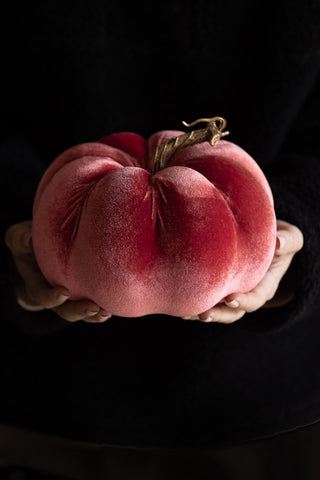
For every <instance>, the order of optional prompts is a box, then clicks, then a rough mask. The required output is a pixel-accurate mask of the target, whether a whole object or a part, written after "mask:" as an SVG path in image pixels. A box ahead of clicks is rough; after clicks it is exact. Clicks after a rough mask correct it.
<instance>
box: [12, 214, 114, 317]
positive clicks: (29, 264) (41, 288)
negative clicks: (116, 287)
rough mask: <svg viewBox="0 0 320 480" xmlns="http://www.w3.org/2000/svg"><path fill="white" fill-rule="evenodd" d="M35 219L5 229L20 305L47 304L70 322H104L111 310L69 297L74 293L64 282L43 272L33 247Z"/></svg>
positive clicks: (39, 306) (28, 307) (42, 306)
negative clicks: (53, 282) (50, 279)
mask: <svg viewBox="0 0 320 480" xmlns="http://www.w3.org/2000/svg"><path fill="white" fill-rule="evenodd" d="M31 233H32V222H31V221H26V222H22V223H17V224H14V225H11V226H10V227H9V228H8V230H7V231H6V233H5V243H6V245H7V247H8V248H9V249H10V251H11V254H12V257H13V260H14V263H15V265H16V271H14V284H15V293H16V296H17V301H18V303H19V305H20V306H21V307H22V308H24V309H25V310H29V311H39V310H44V309H45V308H48V309H51V310H53V311H54V312H56V313H57V314H58V315H59V317H61V318H63V319H64V320H67V321H69V322H76V321H77V320H83V321H85V322H90V323H102V322H105V321H106V320H108V318H110V317H111V314H109V313H108V312H106V311H104V310H103V309H101V308H100V307H99V306H98V305H96V304H95V303H94V302H92V301H90V300H77V301H71V300H68V298H69V296H70V293H69V292H68V291H67V290H66V288H64V287H63V286H57V287H52V286H51V285H50V284H49V283H48V282H47V280H46V279H45V278H44V276H43V275H42V273H41V271H40V269H39V267H38V264H37V261H36V258H35V255H34V252H33V247H32V237H31Z"/></svg>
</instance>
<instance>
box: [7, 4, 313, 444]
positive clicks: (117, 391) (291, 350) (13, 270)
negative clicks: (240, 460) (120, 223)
mask: <svg viewBox="0 0 320 480" xmlns="http://www.w3.org/2000/svg"><path fill="white" fill-rule="evenodd" d="M252 7H253V5H252V4H251V2H250V1H249V0H247V1H245V2H241V4H239V3H236V2H232V3H231V4H229V3H228V4H226V3H224V2H207V1H205V0H200V1H198V2H197V4H194V3H191V2H187V3H183V2H179V1H174V2H171V4H170V7H168V9H165V8H161V9H160V8H158V9H157V10H156V11H154V9H153V6H152V5H151V4H150V5H144V6H141V7H137V6H136V5H131V4H126V6H125V7H124V6H123V5H122V4H121V3H117V2H106V3H104V2H101V1H98V0H96V1H94V2H92V3H90V6H88V5H87V4H86V2H78V3H77V5H74V6H72V5H71V3H70V2H65V4H64V6H61V7H58V6H56V4H54V3H53V2H50V1H49V2H45V3H40V2H37V4H33V5H32V6H31V7H30V6H26V5H25V6H21V7H20V8H19V11H18V12H15V16H14V20H15V24H14V25H15V29H14V32H15V33H14V34H13V33H12V32H13V25H11V33H10V36H9V39H10V43H11V44H12V49H10V51H9V50H8V51H7V52H5V55H4V56H5V57H6V58H5V62H6V63H5V64H6V72H7V74H6V78H5V81H6V85H5V87H4V89H3V109H2V110H3V116H4V120H5V122H4V125H5V127H4V129H3V131H2V134H1V145H0V155H1V170H2V175H1V195H2V197H1V200H2V204H3V205H6V208H5V209H4V210H3V211H2V222H1V228H2V238H3V239H4V241H3V245H2V249H1V257H2V260H3V263H4V268H3V270H2V274H1V284H2V289H1V292H2V305H3V309H4V310H3V326H2V359H3V361H2V365H3V373H2V376H3V379H2V381H3V388H4V392H5V394H4V395H3V398H2V399H1V401H0V417H1V419H2V420H3V421H8V420H10V422H13V423H15V424H19V425H22V426H31V427H32V428H38V429H41V430H42V431H45V432H50V433H59V434H62V435H66V436H68V435H72V436H75V435H76V436H77V437H79V438H81V439H83V440H86V441H93V442H98V443H99V442H100V443H109V444H123V445H134V446H143V445H146V446H166V447H168V446H173V447H175V446H188V445H189V446H190V445H191V446H194V447H197V446H204V445H210V446H214V445H219V446H221V445H236V444H239V443H244V442H248V441H251V440H253V439H256V438H265V437H267V436H270V435H275V434H279V433H280V432H282V431H284V430H290V429H294V428H297V427H302V426H304V425H307V424H309V423H312V422H316V421H318V420H319V418H320V408H319V404H320V403H319V401H318V400H319V394H320V392H319V388H318V385H317V382H314V378H315V376H316V375H317V370H316V364H317V359H318V355H319V353H318V352H319V349H318V343H317V338H319V335H318V333H319V331H318V330H319V318H318V317H319V314H318V309H317V301H318V299H319V293H320V292H319V280H318V278H319V276H318V275H319V268H320V257H319V255H318V250H319V242H318V238H319V233H320V232H319V222H318V216H319V208H320V202H319V192H320V188H319V187H320V185H319V178H320V175H319V173H320V172H319V169H320V163H319V143H318V141H317V129H318V126H319V121H318V116H317V115H318V108H317V107H318V105H319V84H318V75H319V49H318V46H319V44H318V42H317V34H318V31H319V30H318V29H317V21H318V19H319V15H317V13H316V12H315V9H314V5H312V4H308V5H306V4H304V5H302V4H301V2H298V0H297V1H294V2H293V3H292V2H290V5H289V2H287V1H285V2H282V3H281V4H277V10H276V13H275V11H274V9H273V8H272V5H270V4H268V5H263V6H262V5H259V9H258V8H257V7H254V8H252ZM22 72H23V75H22ZM212 115H222V116H224V117H226V118H227V120H228V128H229V129H230V132H231V135H230V141H234V142H235V143H237V144H238V145H240V146H241V147H242V148H244V149H245V150H246V151H248V152H249V153H250V154H251V155H252V157H253V158H254V159H255V160H256V161H257V162H258V163H259V165H260V166H261V168H262V169H263V170H264V172H265V174H266V176H267V179H268V181H269V183H270V185H271V188H272V192H273V196H274V200H275V210H276V214H277V218H278V221H277V245H276V250H275V255H274V259H273V262H272V264H271V267H270V269H269V271H268V272H267V274H266V276H265V277H264V278H263V280H262V281H261V283H259V285H257V287H256V288H255V289H254V290H253V291H252V292H249V293H247V294H242V293H240V292H235V293H234V294H232V295H230V296H228V297H227V298H226V299H224V302H223V303H221V304H219V305H216V306H212V308H211V309H209V310H208V311H206V312H201V314H200V316H199V318H196V319H193V318H192V317H190V318H189V320H191V321H189V320H188V318H185V319H179V318H173V317H169V316H166V315H161V314H157V315H150V316H146V317H141V318H137V319H129V318H120V317H115V316H111V312H107V311H104V310H103V309H101V308H100V307H99V305H95V304H94V303H93V302H91V301H90V300H89V299H88V300H82V301H70V300H69V299H68V295H69V292H68V291H66V289H65V288H64V287H63V286H57V287H51V286H50V285H49V284H48V283H47V282H46V280H45V279H44V277H43V276H42V274H41V272H40V270H39V268H38V266H37V264H36V261H35V257H34V254H33V249H32V238H31V234H30V232H31V227H32V203H33V198H34V195H35V191H36V187H37V185H38V183H39V181H40V179H41V176H42V175H43V173H44V171H45V169H46V168H47V166H48V165H49V164H50V162H51V161H52V160H53V159H54V158H55V157H56V156H57V155H58V154H59V153H60V152H62V151H63V150H65V149H66V148H68V147H70V146H72V145H74V144H77V143H83V142H86V141H96V139H98V138H101V137H102V136H104V135H106V134H108V133H113V132H116V131H134V132H136V133H140V134H141V135H143V136H145V137H146V138H147V137H148V136H150V135H151V134H152V133H153V132H155V131H157V130H161V129H176V128H177V123H178V122H179V121H180V119H181V118H184V119H193V118H198V117H201V116H212ZM8 185H10V192H8ZM22 359H23V365H22V364H21V360H22ZM40 359H41V360H40ZM12 378H14V379H15V388H12ZM26 389H27V391H28V393H27V394H26ZM22 394H23V398H24V402H23V405H21V404H20V402H18V398H19V397H21V396H22ZM75 400H76V401H75Z"/></svg>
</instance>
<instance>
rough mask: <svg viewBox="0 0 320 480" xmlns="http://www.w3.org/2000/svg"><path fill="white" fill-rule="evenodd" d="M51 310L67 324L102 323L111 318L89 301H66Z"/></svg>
mask: <svg viewBox="0 0 320 480" xmlns="http://www.w3.org/2000/svg"><path fill="white" fill-rule="evenodd" d="M52 310H53V311H54V312H56V313H57V314H58V315H59V317H61V318H63V319H64V320H67V321H68V322H77V321H79V320H83V321H85V322H88V323H102V322H105V321H106V320H108V319H109V318H110V317H111V314H110V313H108V312H106V311H105V310H103V309H101V308H99V307H98V305H96V304H95V303H93V302H91V301H90V300H79V301H67V302H65V303H64V304H63V305H60V306H58V307H55V308H53V309H52Z"/></svg>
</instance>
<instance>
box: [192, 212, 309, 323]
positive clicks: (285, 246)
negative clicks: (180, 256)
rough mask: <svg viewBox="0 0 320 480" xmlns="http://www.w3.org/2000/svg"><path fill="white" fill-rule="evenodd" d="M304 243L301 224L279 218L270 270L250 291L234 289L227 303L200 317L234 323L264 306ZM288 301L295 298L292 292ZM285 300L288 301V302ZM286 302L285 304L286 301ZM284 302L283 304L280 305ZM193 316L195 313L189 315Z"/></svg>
mask: <svg viewBox="0 0 320 480" xmlns="http://www.w3.org/2000/svg"><path fill="white" fill-rule="evenodd" d="M302 247H303V234H302V232H301V230H299V228H297V227H296V226H295V225H292V224H290V223H288V222H285V221H283V220H278V221H277V241H276V247H275V255H274V258H273V261H272V263H271V265H270V268H269V270H268V272H267V273H266V274H265V276H264V277H263V279H262V280H261V281H260V283H259V284H258V285H257V286H256V287H255V288H254V289H253V290H252V291H250V292H248V293H234V294H232V295H228V297H226V298H225V299H224V303H222V304H219V305H216V306H215V307H213V308H212V309H210V310H207V311H206V312H203V313H201V314H200V315H199V316H198V319H199V320H201V321H203V322H205V323H207V322H210V321H213V322H221V323H226V324H227V323H233V322H235V321H236V320H239V319H240V318H242V317H243V316H244V315H245V313H250V312H254V311H256V310H258V309H259V308H261V307H263V306H264V305H265V304H266V303H267V302H269V304H270V303H271V302H270V300H271V299H273V297H274V296H275V294H276V292H277V290H278V287H279V284H280V281H281V280H282V278H283V277H284V275H285V274H286V272H287V270H288V269H289V267H290V264H291V262H292V259H293V257H294V255H295V254H296V253H297V252H298V251H299V250H301V249H302ZM289 293H290V295H289V294H288V295H287V297H286V302H287V301H290V300H291V299H292V298H293V294H292V292H289ZM286 302H285V303H286ZM285 303H284V304H285ZM280 306H281V305H280ZM186 318H188V319H190V320H191V319H194V318H195V317H186Z"/></svg>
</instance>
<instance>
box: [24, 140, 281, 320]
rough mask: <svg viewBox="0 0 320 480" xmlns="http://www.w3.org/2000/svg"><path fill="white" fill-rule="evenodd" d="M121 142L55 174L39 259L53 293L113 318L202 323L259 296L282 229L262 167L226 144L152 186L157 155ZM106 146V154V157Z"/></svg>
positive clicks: (37, 241)
mask: <svg viewBox="0 0 320 480" xmlns="http://www.w3.org/2000/svg"><path fill="white" fill-rule="evenodd" d="M183 133H184V132H175V131H174V132H170V131H163V132H159V133H156V134H154V135H153V136H152V137H151V138H150V140H149V141H145V140H144V139H143V138H142V137H141V136H139V135H136V134H130V133H128V134H125V133H120V134H118V135H117V134H114V135H111V136H110V137H105V138H104V139H102V140H101V143H87V144H82V145H77V146H75V147H72V148H70V149H69V150H67V151H66V152H64V153H62V154H61V155H60V156H58V158H57V159H56V160H55V161H54V162H53V163H52V164H51V165H50V167H49V169H48V170H47V172H46V173H45V175H44V176H43V179H42V181H41V182H40V185H39V188H38V191H37V194H36V197H35V202H34V209H33V229H32V239H33V246H34V251H35V255H36V258H37V261H38V264H39V266H40V269H41V270H42V272H43V274H44V276H45V277H46V278H47V280H48V281H49V282H50V283H51V285H62V286H64V287H66V288H67V289H68V290H69V291H70V293H71V297H70V299H71V300H80V299H85V298H88V299H90V300H93V301H94V302H95V303H96V304H98V305H99V306H100V307H102V308H104V310H106V311H108V312H110V313H111V314H113V315H120V316H124V317H139V316H143V315H149V314H153V313H163V314H167V315H174V316H188V315H197V314H200V313H201V312H204V311H206V310H207V309H209V308H211V307H212V306H214V305H216V304H217V303H219V302H220V301H221V300H222V299H223V298H224V297H226V296H227V295H229V294H231V293H234V292H248V291H250V290H252V289H253V288H254V287H255V286H256V285H257V284H258V282H259V281H260V280H261V279H262V278H263V276H264V275H265V273H266V272H267V270H268V268H269V266H270V263H271V260H272V258H273V255H274V249H275V238H276V219H275V213H274V209H273V198H272V193H271V190H270V187H269V185H268V182H267V180H266V178H265V176H264V174H263V173H262V171H261V169H260V168H259V167H258V165H257V164H256V163H255V161H254V160H253V159H252V158H251V157H250V156H249V155H248V154H247V153H246V152H245V151H244V150H243V149H241V148H240V147H238V146H237V145H235V144H233V143H231V142H228V141H224V140H221V141H220V142H219V144H218V145H216V146H211V145H210V144H209V143H208V142H204V143H201V144H197V145H193V146H189V147H187V148H185V149H182V150H180V151H178V152H177V153H176V154H175V155H173V156H172V158H170V159H169V163H168V165H167V166H166V168H164V169H162V170H160V171H158V172H157V173H155V174H153V175H152V174H151V172H150V168H149V169H148V166H151V163H152V156H153V152H154V151H155V149H156V147H157V146H158V145H159V144H161V143H163V142H165V141H167V140H168V139H170V138H172V137H176V136H178V135H181V134H183ZM110 144H111V145H110Z"/></svg>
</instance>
